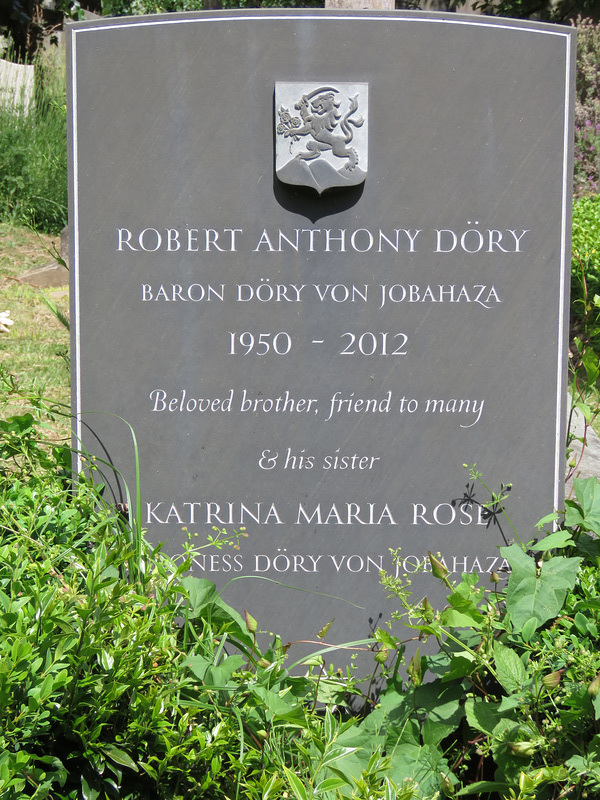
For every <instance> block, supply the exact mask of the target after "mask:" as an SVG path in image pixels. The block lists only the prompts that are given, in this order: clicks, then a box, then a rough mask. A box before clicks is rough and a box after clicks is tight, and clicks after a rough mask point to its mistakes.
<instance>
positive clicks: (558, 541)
mask: <svg viewBox="0 0 600 800" xmlns="http://www.w3.org/2000/svg"><path fill="white" fill-rule="evenodd" d="M570 544H573V537H572V536H571V534H570V533H569V531H556V533H551V534H549V535H548V536H546V537H545V538H544V539H542V540H541V542H538V543H537V544H532V545H531V547H530V549H531V550H535V552H536V553H537V552H545V551H546V550H560V549H561V548H563V547H567V546H568V545H570Z"/></svg>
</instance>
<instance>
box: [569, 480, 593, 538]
mask: <svg viewBox="0 0 600 800" xmlns="http://www.w3.org/2000/svg"><path fill="white" fill-rule="evenodd" d="M573 488H574V489H575V496H576V497H577V501H578V503H579V509H578V510H577V511H578V514H577V515H576V514H575V513H574V512H575V508H574V507H573V505H571V504H568V505H567V504H566V503H565V506H566V514H565V523H566V524H567V525H569V526H573V525H579V526H581V527H582V528H584V530H587V531H591V532H592V533H596V534H599V533H600V483H599V482H598V479H597V478H585V479H583V478H575V479H574V480H573ZM577 516H579V519H577ZM569 520H572V521H569Z"/></svg>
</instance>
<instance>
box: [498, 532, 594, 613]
mask: <svg viewBox="0 0 600 800" xmlns="http://www.w3.org/2000/svg"><path fill="white" fill-rule="evenodd" d="M500 552H501V553H502V555H503V556H504V558H506V560H507V561H508V563H509V564H510V566H511V569H512V572H511V575H510V578H509V579H508V585H507V587H506V608H507V611H508V612H509V614H510V618H511V620H512V623H513V625H514V626H515V628H517V629H518V628H522V627H523V626H524V625H525V624H526V623H527V622H528V621H529V620H530V619H532V618H534V619H536V620H537V627H539V626H540V625H543V624H544V623H545V622H547V621H548V620H549V619H553V618H554V617H556V616H557V615H558V613H559V612H560V610H561V608H562V606H563V603H564V601H565V597H566V594H567V591H569V590H571V589H572V588H573V586H574V585H575V581H576V579H577V570H578V568H579V565H580V563H581V558H565V557H563V556H555V557H554V558H551V559H550V560H549V561H544V562H543V563H542V565H541V568H540V569H539V574H538V565H537V564H536V562H535V561H534V559H533V558H531V557H530V556H528V555H526V554H525V553H524V552H523V550H522V549H521V548H520V547H518V546H517V545H511V546H510V547H502V548H500ZM529 624H530V625H531V623H529Z"/></svg>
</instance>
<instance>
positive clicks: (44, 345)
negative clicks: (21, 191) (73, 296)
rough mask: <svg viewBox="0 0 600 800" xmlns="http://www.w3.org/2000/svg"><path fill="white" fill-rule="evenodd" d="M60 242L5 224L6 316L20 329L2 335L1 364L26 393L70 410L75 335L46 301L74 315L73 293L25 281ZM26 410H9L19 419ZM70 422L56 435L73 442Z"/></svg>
mask: <svg viewBox="0 0 600 800" xmlns="http://www.w3.org/2000/svg"><path fill="white" fill-rule="evenodd" d="M54 243H57V237H51V236H47V235H43V234H37V233H35V232H33V231H30V230H28V229H27V228H22V227H15V226H12V225H6V224H0V311H5V310H8V311H10V316H11V319H12V320H13V321H14V324H13V325H12V326H11V327H10V330H9V332H8V333H0V361H1V362H2V364H3V366H4V367H5V368H6V369H7V370H8V371H9V372H11V373H12V374H13V375H14V376H15V377H16V378H17V380H18V382H19V385H20V387H21V388H25V389H28V390H33V391H36V390H37V391H41V392H43V393H44V394H45V396H46V397H48V398H51V399H52V400H53V401H57V402H59V403H64V404H67V405H68V404H69V394H70V388H69V385H70V382H69V369H68V364H67V362H66V361H65V358H66V357H67V356H68V347H69V333H68V331H67V330H66V328H65V327H64V326H63V325H62V324H61V323H60V322H59V321H58V319H57V318H56V317H55V315H54V314H53V313H52V312H51V311H50V309H49V308H48V306H47V305H46V303H45V302H44V300H43V295H44V294H46V295H47V296H48V297H49V298H50V300H51V301H52V302H53V303H54V304H55V305H56V306H57V307H58V308H59V309H60V310H61V311H63V312H64V313H65V314H67V315H68V312H69V297H68V287H67V286H64V287H56V288H51V289H47V290H41V289H38V288H36V287H33V286H30V285H29V284H27V283H24V282H23V281H22V277H23V275H24V273H25V272H26V271H27V270H29V269H32V268H33V267H39V266H43V265H44V264H48V263H50V262H51V261H52V256H51V251H52V248H53V244H54ZM18 408H22V406H21V405H20V404H19V405H15V406H12V407H11V406H9V408H8V409H7V410H6V412H5V413H7V414H10V413H15V412H16V411H17V410H18ZM69 427H70V425H69V421H68V419H63V418H57V420H56V422H55V423H54V424H53V425H52V428H51V431H50V434H51V437H52V438H53V439H67V438H68V436H69Z"/></svg>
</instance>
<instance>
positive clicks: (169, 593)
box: [0, 371, 600, 800]
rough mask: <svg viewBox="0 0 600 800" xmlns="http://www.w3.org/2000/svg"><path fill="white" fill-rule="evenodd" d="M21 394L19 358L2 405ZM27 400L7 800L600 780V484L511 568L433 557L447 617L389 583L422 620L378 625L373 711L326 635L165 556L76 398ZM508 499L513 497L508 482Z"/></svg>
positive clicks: (579, 488) (7, 533) (9, 596)
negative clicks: (419, 646)
mask: <svg viewBox="0 0 600 800" xmlns="http://www.w3.org/2000/svg"><path fill="white" fill-rule="evenodd" d="M18 391H19V390H18V387H17V386H16V385H15V382H14V380H13V379H12V377H11V376H10V375H9V374H8V373H6V371H3V372H2V397H3V400H4V401H5V402H7V401H8V400H10V398H11V396H12V395H13V394H15V393H17V392H18ZM27 400H28V401H29V403H30V406H31V410H30V411H28V412H21V413H20V414H17V415H13V416H11V417H8V418H2V419H1V420H0V797H2V798H3V800H25V798H34V797H35V798H40V800H41V798H46V797H47V798H52V799H53V800H66V799H67V798H68V799H69V800H75V799H76V798H82V800H87V799H88V798H92V799H93V800H95V798H111V797H114V798H120V800H128V799H130V800H137V799H138V798H140V800H141V799H142V798H188V797H203V798H215V799H216V798H219V799H220V798H223V800H225V798H227V800H230V799H231V798H234V797H235V798H256V800H259V799H261V800H265V798H271V799H272V800H280V799H281V800H283V798H286V797H287V798H289V797H294V798H296V799H297V800H308V798H314V797H320V798H324V800H338V799H339V798H364V800H367V798H369V800H376V798H385V800H392V798H401V800H412V799H414V800H434V799H435V798H440V797H443V796H445V797H461V796H466V795H476V796H478V797H488V798H494V799H495V800H499V799H500V798H511V800H515V799H516V798H518V800H534V799H535V800H559V798H563V797H566V796H568V797H570V798H574V799H575V798H576V799H577V800H579V799H580V798H581V799H583V798H585V797H593V796H595V794H597V793H598V792H599V791H600V734H598V721H599V720H600V688H599V687H600V647H599V646H600V633H599V631H600V577H599V567H600V540H599V539H598V538H597V536H598V534H600V484H599V483H598V482H597V481H596V480H595V479H590V480H588V481H576V482H575V491H576V499H575V500H572V501H567V504H566V513H565V518H564V526H563V528H562V529H561V530H560V531H558V532H555V533H551V534H549V535H547V536H546V535H544V534H543V533H540V537H539V540H538V541H532V542H529V543H522V542H520V541H519V540H518V537H517V540H516V541H515V542H513V543H512V544H511V545H510V546H508V547H504V548H502V549H501V554H502V556H503V557H504V559H506V562H507V563H508V564H509V565H510V568H511V572H510V577H509V578H508V580H507V581H506V580H505V577H506V576H503V577H502V578H501V577H500V576H498V575H494V574H492V582H491V584H490V585H485V584H480V583H479V582H478V578H477V576H476V575H470V574H465V575H463V576H462V579H461V580H460V581H458V582H456V583H452V582H451V581H450V580H449V578H448V573H447V570H446V567H445V563H444V559H443V556H442V555H440V554H437V555H430V562H431V568H432V573H433V576H434V577H435V578H437V579H438V580H440V581H442V582H443V584H444V585H445V587H446V589H447V595H448V596H447V605H446V607H445V608H443V609H438V610H436V609H433V608H432V607H431V605H430V604H429V603H428V601H427V600H423V599H421V598H415V597H411V596H410V594H409V591H408V590H407V587H406V585H405V583H404V582H403V580H402V579H398V578H395V577H392V576H389V575H385V574H384V575H382V581H383V584H384V587H385V589H386V590H387V591H388V592H389V593H390V594H391V595H392V596H394V597H395V598H396V599H397V601H398V615H397V616H398V618H399V619H401V620H402V622H403V624H404V626H405V628H404V631H405V632H404V634H400V635H399V636H398V638H396V636H394V635H392V633H391V631H390V630H389V629H388V628H384V629H379V630H377V631H376V632H375V634H374V638H373V640H372V643H371V645H372V649H373V669H374V670H376V669H378V668H379V669H383V670H384V672H385V674H386V675H387V678H388V680H387V688H386V689H385V691H384V692H383V694H382V695H381V696H380V698H379V699H378V702H377V704H376V705H373V703H372V701H371V700H370V698H367V697H365V696H364V694H363V692H365V691H366V690H365V685H364V684H360V683H359V682H357V681H356V680H355V678H354V677H353V675H352V674H351V673H349V674H347V675H341V674H339V673H332V672H329V671H328V670H327V669H326V663H327V662H326V659H327V648H325V647H323V648H322V650H323V652H321V653H319V652H317V653H315V654H314V655H313V656H311V657H309V658H306V657H305V658H304V659H303V660H302V661H301V662H299V663H296V664H294V660H295V659H294V647H293V645H292V646H291V647H290V646H288V645H285V646H284V645H283V643H282V642H281V640H280V639H279V638H278V637H277V636H273V637H271V638H270V639H269V641H268V644H267V645H266V646H264V647H262V648H261V646H260V645H259V638H258V636H257V633H258V631H259V627H260V626H259V623H258V622H257V621H256V620H255V619H253V617H252V616H251V614H250V613H247V612H246V613H244V615H243V616H240V614H238V613H237V612H236V611H234V610H233V609H232V608H230V607H228V606H227V604H226V603H225V602H224V600H223V598H221V597H220V596H219V595H218V594H217V592H216V590H215V588H214V585H213V584H211V583H210V582H209V581H207V580H204V579H198V578H195V577H190V576H186V571H187V568H188V566H189V559H190V557H192V556H193V550H192V549H191V548H188V549H187V550H186V552H184V553H182V555H181V557H180V558H177V559H171V558H169V557H167V556H166V555H164V554H163V553H161V551H160V548H157V549H152V547H151V546H150V545H149V544H148V543H147V542H146V541H145V539H144V537H143V532H142V531H141V530H140V529H139V527H138V523H137V521H136V519H135V518H133V516H131V515H128V514H126V513H121V512H119V511H117V510H116V509H114V508H108V507H106V506H105V505H104V504H103V502H102V498H101V487H100V488H99V487H98V486H96V487H94V486H93V484H92V481H91V480H89V479H87V478H85V477H83V476H81V477H80V478H79V479H78V480H77V481H76V482H75V484H74V485H73V483H72V481H71V475H70V451H69V450H68V448H65V447H63V446H56V445H52V444H48V443H46V442H45V441H44V436H43V432H44V429H43V427H42V421H43V419H44V418H45V416H47V415H48V414H51V415H52V414H55V413H57V409H56V408H48V406H47V404H46V403H45V402H44V400H43V398H41V397H39V396H37V395H36V396H32V395H29V396H28V397H27ZM470 478H471V479H472V480H474V481H476V480H479V479H480V478H481V476H480V475H479V474H478V473H477V471H476V470H475V469H474V468H472V469H471V473H470ZM490 502H492V503H493V504H494V506H495V509H496V511H498V510H499V509H500V508H501V507H502V504H503V496H502V495H500V496H492V498H491V501H490ZM553 521H554V515H553V517H552V518H548V519H547V520H545V521H544V524H545V525H549V524H550V523H551V522H553ZM215 538H216V539H217V542H216V544H209V545H208V546H234V547H235V546H236V535H235V534H233V535H232V536H231V537H228V536H227V535H226V534H225V533H224V532H219V534H217V536H216V537H215ZM382 591H383V590H382ZM415 637H419V639H421V640H427V639H433V640H436V641H437V651H436V652H434V654H433V655H427V656H425V655H420V654H419V651H418V650H417V652H416V653H415V654H414V655H413V657H412V658H411V659H410V661H409V663H408V664H405V669H406V671H405V672H404V668H403V667H402V664H403V650H404V645H403V640H406V639H411V638H415ZM403 674H405V675H406V676H407V677H406V678H404V677H402V676H403ZM352 697H354V698H355V700H356V698H358V699H359V701H360V702H359V703H358V707H359V708H362V709H363V713H361V714H360V715H359V716H358V717H356V716H352V715H351V713H350V712H349V700H350V699H351V698H352ZM361 698H362V699H361ZM363 701H364V702H363ZM354 707H355V708H356V707H357V704H356V702H355V703H354ZM367 711H370V713H366V712H367Z"/></svg>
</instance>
